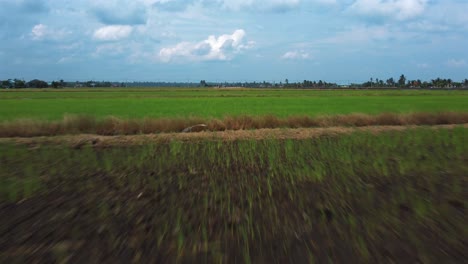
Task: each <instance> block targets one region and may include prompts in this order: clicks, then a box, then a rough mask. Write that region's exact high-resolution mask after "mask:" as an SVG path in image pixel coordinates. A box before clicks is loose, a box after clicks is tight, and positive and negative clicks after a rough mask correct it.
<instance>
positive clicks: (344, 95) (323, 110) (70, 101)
mask: <svg viewBox="0 0 468 264" xmlns="http://www.w3.org/2000/svg"><path fill="white" fill-rule="evenodd" d="M467 95H468V94H467V92H466V91H427V90H425V91H353V90H350V91H341V90H339V91H316V90H291V91H290V90H259V89H254V90H235V89H234V90H223V89H199V90H191V89H127V90H123V89H116V90H112V89H108V90H102V89H101V90H99V89H97V90H81V89H76V90H64V91H56V90H44V91H37V90H34V91H33V90H26V91H6V90H3V91H1V90H0V121H12V120H17V119H24V118H30V119H34V120H60V119H62V118H63V117H64V116H65V115H67V114H68V115H86V116H94V117H97V118H105V117H108V116H115V117H117V118H121V119H143V118H190V117H192V118H193V117H196V118H208V119H213V118H218V119H222V118H225V117H226V116H241V115H248V116H265V115H272V116H276V117H281V118H286V117H290V116H298V115H299V116H310V117H315V116H321V115H337V114H350V113H363V114H371V115H375V114H380V113H385V112H390V113H413V112H431V113H434V112H450V111H454V112H466V111H468V104H467V103H466V102H467Z"/></svg>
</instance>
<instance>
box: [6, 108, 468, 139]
mask: <svg viewBox="0 0 468 264" xmlns="http://www.w3.org/2000/svg"><path fill="white" fill-rule="evenodd" d="M465 123H468V113H459V112H444V113H411V114H395V113H383V114H378V115H366V114H349V115H334V116H319V117H309V116H291V117H287V118H280V117H276V116H271V115H268V116H234V117H225V118H223V119H206V118H161V119H152V118H145V119H135V120H127V119H120V118H116V117H107V118H103V119H98V118H96V117H93V116H65V117H64V118H63V119H62V120H59V121H45V120H33V119H20V120H15V121H5V122H1V123H0V137H35V136H56V135H67V134H96V135H137V134H150V133H168V132H182V131H183V130H184V129H185V128H187V127H191V126H194V125H197V124H206V128H205V130H207V131H225V130H250V129H262V128H312V127H336V126H344V127H364V126H407V125H445V124H465Z"/></svg>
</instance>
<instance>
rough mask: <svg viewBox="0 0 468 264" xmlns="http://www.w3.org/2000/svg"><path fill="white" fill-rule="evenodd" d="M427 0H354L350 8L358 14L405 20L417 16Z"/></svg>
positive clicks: (424, 7) (423, 8) (422, 10)
mask: <svg viewBox="0 0 468 264" xmlns="http://www.w3.org/2000/svg"><path fill="white" fill-rule="evenodd" d="M427 2H428V0H356V1H355V2H354V3H353V4H352V5H351V7H350V9H351V10H352V11H354V12H356V13H358V14H363V15H371V16H376V15H378V16H387V17H391V18H396V19H398V20H406V19H410V18H413V17H416V16H419V15H420V14H422V13H423V12H424V10H425V9H426V5H427Z"/></svg>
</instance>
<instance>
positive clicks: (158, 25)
mask: <svg viewBox="0 0 468 264" xmlns="http://www.w3.org/2000/svg"><path fill="white" fill-rule="evenodd" d="M467 12H468V1H467V0H308V1H307V0H268V1H267V0H133V1H131V0H113V1H110V0H101V1H99V0H0V40H1V41H0V79H7V78H20V79H25V80H30V79H33V78H38V79H44V80H58V79H64V80H68V81H75V80H78V81H80V80H81V81H84V80H90V79H93V80H115V81H140V80H142V81H194V82H198V81H199V80H201V79H206V80H209V81H254V80H255V81H263V80H267V81H283V80H284V79H286V78H288V79H289V80H290V81H295V80H298V81H302V80H304V79H307V80H325V81H330V82H338V83H347V82H359V81H366V80H369V78H370V77H373V78H374V79H375V78H379V79H387V78H389V77H394V78H398V77H399V75H400V74H402V73H404V74H405V75H406V76H407V77H408V78H409V79H417V78H419V79H422V80H429V79H431V78H436V77H442V78H451V79H453V80H457V81H461V80H462V79H465V78H468V48H467V47H468V16H467V15H466V14H467Z"/></svg>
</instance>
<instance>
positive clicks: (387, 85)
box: [0, 74, 468, 89]
mask: <svg viewBox="0 0 468 264" xmlns="http://www.w3.org/2000/svg"><path fill="white" fill-rule="evenodd" d="M0 82H1V86H0V88H4V89H8V88H14V89H21V88H39V89H40V88H56V89H60V88H78V87H90V88H92V87H189V88H190V87H215V88H216V87H217V88H221V87H245V88H280V89H334V88H352V89H359V88H362V89H379V88H383V89H391V88H397V89H418V88H421V89H433V88H437V89H454V88H455V89H468V79H465V80H463V81H461V82H456V81H453V80H451V79H441V78H437V79H433V80H430V81H421V80H419V79H417V80H411V79H407V78H406V76H405V75H404V74H402V75H401V76H400V77H399V78H398V80H396V79H394V78H393V77H391V78H388V79H386V80H383V79H379V78H375V79H374V78H370V79H369V81H366V82H363V83H352V84H345V85H339V84H336V83H329V82H326V81H322V80H319V81H310V80H304V81H302V82H290V81H289V80H288V79H285V80H284V82H283V81H280V82H267V81H263V82H256V81H254V82H209V81H206V80H201V81H200V82H199V83H195V82H109V81H85V82H65V81H64V80H58V81H52V82H46V81H43V80H38V79H34V80H31V81H28V82H26V81H24V80H20V79H8V80H0Z"/></svg>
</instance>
